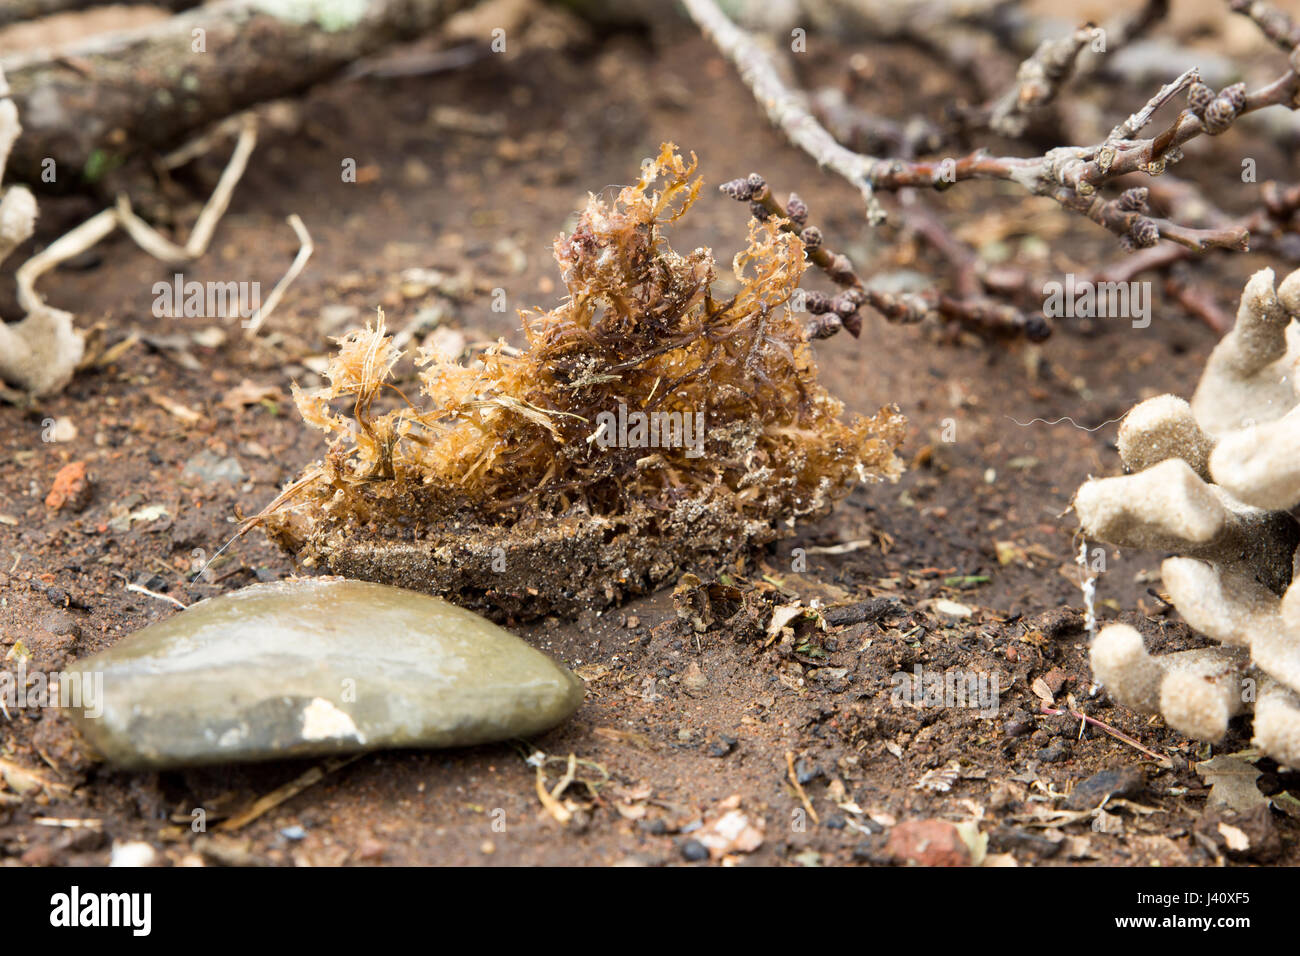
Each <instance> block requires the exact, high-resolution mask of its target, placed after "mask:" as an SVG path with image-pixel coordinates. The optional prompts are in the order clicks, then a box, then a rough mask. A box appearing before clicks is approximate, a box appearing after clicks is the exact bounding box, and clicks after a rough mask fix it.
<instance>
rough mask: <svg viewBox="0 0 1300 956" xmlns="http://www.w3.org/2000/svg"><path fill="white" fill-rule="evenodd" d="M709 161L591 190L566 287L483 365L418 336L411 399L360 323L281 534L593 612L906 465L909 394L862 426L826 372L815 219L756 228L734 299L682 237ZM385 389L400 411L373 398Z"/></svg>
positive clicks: (271, 525) (495, 595)
mask: <svg viewBox="0 0 1300 956" xmlns="http://www.w3.org/2000/svg"><path fill="white" fill-rule="evenodd" d="M694 171H695V163H694V157H692V162H691V163H690V164H689V165H687V164H686V163H685V162H684V161H683V160H682V158H681V157H680V156H679V155H677V153H676V152H675V147H673V146H672V145H671V144H665V145H664V147H663V149H662V151H661V153H660V155H659V157H658V158H657V159H656V160H654V161H652V162H647V164H646V165H645V167H644V168H643V170H642V175H641V178H640V181H639V182H638V183H637V184H636V185H634V186H630V187H627V188H624V189H623V190H622V191H621V192H620V193H619V195H618V197H617V198H616V199H615V200H613V201H612V202H604V201H602V200H601V199H600V198H598V197H595V196H593V197H591V199H590V201H589V202H588V205H587V208H586V211H585V212H584V213H583V214H582V216H581V218H580V219H579V221H578V224H577V228H576V229H575V230H574V232H573V233H572V234H571V235H561V236H560V237H559V238H558V239H557V240H556V242H555V259H556V261H557V262H558V263H559V266H560V270H561V273H562V276H563V280H564V282H565V284H566V285H567V287H568V295H567V297H566V298H565V299H564V301H563V302H562V303H561V304H560V305H559V306H558V307H557V308H555V309H553V310H551V311H549V312H525V313H521V315H522V317H523V327H524V334H525V336H526V339H527V348H526V349H524V350H523V351H520V352H516V351H514V350H512V349H509V348H508V347H506V346H505V345H504V343H498V344H497V345H496V346H494V347H491V348H488V349H487V350H486V351H485V352H483V353H481V354H479V355H478V356H477V358H476V359H474V360H473V361H471V362H470V363H469V364H461V363H459V362H453V361H447V360H446V359H445V358H443V357H441V356H440V355H439V354H437V353H436V352H435V351H430V350H423V349H421V350H419V352H418V354H417V357H416V366H417V369H418V375H419V389H420V393H421V394H420V398H419V399H418V403H417V402H412V401H408V400H407V398H406V396H404V395H401V394H400V393H399V392H398V391H397V389H396V388H395V387H394V386H391V385H388V384H387V383H386V379H387V378H388V376H389V373H390V371H391V370H392V368H393V365H394V363H395V362H396V361H397V359H398V357H399V356H398V353H397V352H395V351H394V349H393V347H392V343H391V341H390V339H388V338H387V337H386V336H385V335H384V329H383V325H382V322H381V323H380V324H379V325H378V327H376V328H373V329H372V328H367V329H365V330H360V331H353V332H351V333H349V334H348V335H346V336H344V337H343V338H342V339H341V340H340V349H339V353H338V355H337V356H336V357H335V358H334V360H333V362H332V364H331V366H330V368H329V370H328V371H327V373H326V374H327V377H328V379H329V384H328V385H327V386H326V387H324V388H320V389H317V390H314V391H310V392H308V391H298V392H296V399H297V403H298V407H299V409H300V410H301V412H302V414H303V415H304V416H305V418H306V419H307V421H309V422H310V423H311V424H313V425H315V426H317V427H319V428H320V429H322V430H323V431H325V432H326V433H327V434H328V435H329V436H330V439H331V444H330V450H329V453H328V454H327V455H326V457H325V459H324V461H323V462H320V463H318V464H317V465H316V466H314V467H313V468H311V469H309V470H308V471H307V472H306V473H305V474H304V475H303V476H302V477H301V478H300V479H299V480H298V481H297V482H296V483H295V484H294V485H292V486H290V488H289V489H287V490H286V492H285V493H284V494H283V495H282V496H281V498H280V499H279V500H278V502H277V505H276V507H275V508H273V509H272V513H271V514H270V515H269V516H268V518H267V520H266V527H267V529H268V532H269V533H270V535H271V536H272V537H273V538H274V539H275V540H276V541H277V542H279V543H280V544H281V545H282V546H284V547H285V548H287V549H289V550H291V551H293V552H295V553H297V554H299V555H300V556H301V557H302V558H303V559H304V563H307V564H312V565H317V566H320V567H323V568H325V569H328V570H329V571H331V572H334V573H339V574H345V575H348V576H351V577H358V578H364V579H367V580H372V581H380V582H387V583H393V584H398V585H402V586H405V587H412V588H418V589H421V590H426V591H431V592H437V593H442V594H447V595H449V596H450V597H452V598H453V599H454V600H457V601H459V602H460V603H462V604H465V605H468V606H472V607H483V608H488V609H496V610H499V611H504V612H507V613H510V614H514V615H520V616H530V615H535V614H540V613H547V612H550V611H557V612H559V613H563V614H576V613H579V612H580V611H581V610H583V609H585V608H591V607H599V606H602V605H606V604H609V603H612V602H614V601H617V600H620V599H621V598H622V597H623V596H625V595H626V594H629V593H636V592H641V591H644V590H647V589H650V588H652V587H654V586H655V585H657V584H658V583H659V582H661V581H664V580H665V579H667V578H669V576H670V575H673V574H675V573H677V572H680V571H682V570H684V569H686V568H689V567H692V566H695V564H696V562H701V561H703V562H708V563H709V564H716V563H717V562H719V561H723V560H731V559H734V558H735V557H736V556H738V555H739V554H742V553H743V552H744V550H745V549H746V548H748V547H749V546H751V545H756V544H762V543H765V542H768V541H771V540H773V539H775V538H776V537H778V536H780V535H782V534H783V533H787V532H788V530H789V529H790V528H791V527H792V525H793V523H794V522H795V520H796V519H800V518H804V517H808V516H813V515H818V514H821V513H824V512H825V511H826V510H827V509H828V508H829V507H830V505H831V503H832V501H833V499H834V498H835V497H836V496H837V495H838V494H839V493H841V492H842V491H843V490H844V489H845V488H846V487H847V486H848V485H849V484H850V483H852V482H853V481H855V480H869V479H878V478H891V479H892V478H894V477H896V475H897V473H898V472H899V470H900V465H899V463H898V461H897V459H896V458H895V457H894V449H895V448H896V447H897V445H898V443H899V442H900V440H901V438H902V429H903V420H902V418H901V417H900V416H899V415H898V412H897V409H895V408H893V407H889V408H885V409H882V410H881V411H880V412H879V413H878V414H877V415H875V416H874V417H872V418H856V419H854V420H853V421H848V422H846V421H843V420H842V419H841V417H840V416H841V412H842V410H843V406H842V405H841V403H840V402H839V401H838V400H836V399H835V398H833V397H832V396H831V395H830V394H828V393H827V392H826V391H825V389H823V388H822V387H821V386H820V385H818V384H817V370H816V365H815V363H814V361H813V356H812V352H811V349H810V347H809V344H808V338H807V333H806V332H805V330H804V328H803V323H802V322H801V321H800V319H799V317H798V316H796V315H794V314H792V313H791V311H790V310H789V309H788V308H787V307H786V303H787V302H788V300H789V299H790V297H791V295H792V294H793V293H794V291H795V289H796V287H797V286H798V284H799V279H800V276H801V275H802V274H803V271H804V268H805V263H804V247H803V244H802V243H801V241H800V239H799V238H798V236H797V235H793V234H791V233H789V232H783V231H782V230H781V229H780V228H779V227H778V224H777V223H776V222H753V223H751V224H750V233H749V244H748V248H747V249H746V250H745V251H744V252H742V253H740V254H739V255H738V256H736V259H735V263H734V268H735V271H736V274H737V278H738V279H739V281H740V291H739V292H738V293H737V294H736V295H734V296H732V297H729V298H726V299H718V298H715V297H714V295H713V293H712V291H711V286H712V284H713V280H714V270H715V262H714V260H713V257H712V254H711V253H710V251H709V250H707V249H696V250H695V251H694V252H691V253H690V254H688V255H680V254H678V253H676V252H674V251H673V250H672V249H671V248H670V247H669V246H668V243H667V241H666V240H665V238H664V235H663V227H664V226H665V225H667V224H668V223H672V222H674V221H676V220H677V219H679V218H680V217H681V216H682V215H683V214H685V213H686V211H687V210H688V209H689V208H690V206H691V203H692V202H693V201H694V200H695V198H696V196H697V194H698V192H699V188H700V180H698V179H697V180H695V181H693V182H692V181H691V176H692V175H693V173H694ZM656 183H660V185H659V188H658V190H657V191H656V190H653V189H652V186H654V185H655V184H656ZM381 395H383V396H384V397H385V399H386V400H387V399H388V396H390V395H391V396H392V397H393V399H394V400H396V401H397V402H399V403H400V404H399V407H396V408H395V410H392V411H388V412H385V413H383V414H380V413H378V412H377V411H376V408H375V406H376V403H377V401H378V400H379V398H380V396H381ZM338 399H344V400H346V401H347V402H348V403H349V405H350V413H351V414H350V415H345V414H340V413H339V412H337V411H335V410H334V409H333V408H332V407H331V405H330V403H331V402H333V401H336V400H338ZM643 416H644V417H643Z"/></svg>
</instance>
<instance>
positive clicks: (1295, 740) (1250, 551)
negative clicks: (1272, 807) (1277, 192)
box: [1074, 269, 1300, 766]
mask: <svg viewBox="0 0 1300 956" xmlns="http://www.w3.org/2000/svg"><path fill="white" fill-rule="evenodd" d="M1298 318H1300V271H1297V272H1294V273H1292V274H1291V275H1290V276H1288V277H1287V278H1286V279H1285V280H1283V282H1282V283H1281V285H1279V286H1278V287H1277V288H1276V290H1275V289H1274V282H1273V272H1272V270H1269V269H1265V270H1263V271H1261V272H1258V273H1256V274H1255V275H1254V276H1253V277H1252V278H1251V279H1250V281H1249V282H1248V283H1247V284H1246V288H1245V290H1244V292H1243V293H1242V298H1241V307H1240V309H1239V310H1238V313H1237V324H1236V326H1235V327H1234V329H1233V330H1232V331H1231V332H1230V333H1229V334H1228V335H1226V336H1225V337H1224V339H1223V341H1222V342H1220V343H1219V345H1218V346H1217V347H1216V348H1215V350H1214V352H1213V353H1211V355H1210V358H1209V361H1208V362H1207V363H1206V367H1205V371H1204V373H1203V374H1202V376H1201V381H1200V384H1199V385H1198V386H1197V389H1196V393H1195V395H1194V396H1193V397H1192V401H1191V403H1190V404H1189V403H1188V402H1185V401H1183V400H1182V399H1180V398H1176V397H1174V396H1172V395H1161V396H1159V397H1157V398H1153V399H1149V400H1148V401H1145V402H1142V403H1141V404H1140V405H1137V406H1135V407H1134V408H1133V409H1132V411H1130V412H1129V414H1128V415H1127V416H1126V417H1125V419H1124V421H1123V423H1122V424H1121V425H1120V429H1119V442H1118V444H1119V451H1120V457H1121V458H1122V459H1123V461H1124V464H1125V466H1126V468H1127V469H1128V470H1129V471H1130V472H1132V473H1131V474H1128V475H1124V476H1122V477H1116V478H1101V479H1092V480H1090V481H1088V482H1087V483H1085V484H1084V485H1083V487H1081V488H1080V489H1079V491H1078V493H1077V494H1076V496H1075V499H1074V507H1075V511H1076V512H1077V513H1078V515H1079V521H1080V524H1081V525H1082V527H1083V532H1084V534H1086V535H1087V536H1089V537H1092V538H1096V539H1099V540H1101V541H1106V542H1109V543H1111V544H1115V545H1119V546H1121V547H1128V548H1138V549H1142V550H1149V551H1169V552H1175V553H1176V554H1177V555H1178V556H1177V557H1171V558H1168V559H1166V560H1165V561H1164V563H1163V564H1162V565H1161V573H1162V576H1163V580H1164V586H1165V589H1166V591H1167V592H1168V594H1169V596H1170V598H1171V600H1172V601H1173V602H1174V604H1175V606H1177V608H1178V610H1179V612H1180V613H1181V614H1182V615H1183V617H1184V618H1185V619H1186V620H1187V622H1188V623H1189V624H1190V625H1191V626H1192V627H1194V628H1196V629H1197V630H1199V631H1201V632H1202V633H1203V634H1205V635H1207V636H1208V637H1210V638H1212V639H1213V640H1215V641H1217V642H1219V644H1221V645H1223V646H1222V647H1219V648H1207V649H1204V650H1197V651H1183V652H1180V653H1176V654H1166V655H1163V656H1158V657H1153V656H1151V655H1149V654H1148V653H1147V651H1146V648H1145V646H1144V645H1143V643H1142V638H1141V635H1139V634H1138V632H1137V631H1135V630H1133V628H1131V627H1128V626H1127V625H1118V624H1115V625H1111V626H1109V627H1106V628H1103V629H1102V631H1101V633H1100V634H1098V635H1097V637H1096V638H1095V639H1094V641H1093V645H1092V666H1093V671H1094V673H1095V674H1096V676H1097V678H1098V680H1100V681H1101V682H1102V683H1103V684H1105V685H1106V687H1107V688H1108V689H1109V690H1110V692H1111V693H1112V695H1113V696H1114V697H1115V699H1116V700H1117V701H1119V702H1120V703H1121V704H1123V705H1125V706H1128V707H1131V708H1133V709H1135V710H1139V711H1142V712H1145V713H1159V714H1161V715H1162V716H1163V717H1164V718H1165V720H1166V722H1167V723H1168V724H1169V726H1170V727H1172V728H1174V729H1176V730H1179V731H1181V732H1183V733H1185V734H1187V735H1188V736H1191V737H1195V738H1198V739H1201V740H1210V741H1217V740H1220V739H1222V738H1223V736H1224V734H1225V733H1226V732H1227V729H1228V721H1229V720H1231V718H1232V717H1234V716H1236V715H1237V714H1239V713H1242V712H1245V711H1247V710H1251V709H1253V710H1254V715H1255V718H1254V719H1255V723H1254V730H1255V739H1254V743H1255V745H1256V746H1257V747H1259V748H1260V749H1261V750H1262V751H1264V752H1265V753H1267V754H1268V755H1270V756H1272V757H1273V758H1275V759H1277V760H1279V761H1281V762H1283V763H1285V764H1287V765H1290V766H1300V697H1298V696H1297V694H1298V693H1300V583H1298V582H1296V581H1295V578H1296V576H1297V570H1300V550H1298V547H1300V523H1297V521H1296V519H1295V518H1294V517H1293V516H1292V514H1291V511H1292V509H1294V508H1295V507H1296V506H1297V504H1300V391H1298V390H1297V387H1296V372H1297V363H1298V362H1300V322H1297V321H1296V320H1297V319H1298Z"/></svg>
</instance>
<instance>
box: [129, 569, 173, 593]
mask: <svg viewBox="0 0 1300 956" xmlns="http://www.w3.org/2000/svg"><path fill="white" fill-rule="evenodd" d="M134 583H135V586H136V587H138V588H148V589H149V590H150V591H166V590H167V579H166V578H164V577H163V576H162V575H161V574H150V573H149V572H148V571H144V572H142V573H140V574H139V575H137V576H136V579H135V582H134Z"/></svg>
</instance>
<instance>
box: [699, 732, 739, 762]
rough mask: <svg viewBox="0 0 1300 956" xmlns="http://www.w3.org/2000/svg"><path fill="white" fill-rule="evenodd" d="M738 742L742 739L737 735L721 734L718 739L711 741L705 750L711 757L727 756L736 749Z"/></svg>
mask: <svg viewBox="0 0 1300 956" xmlns="http://www.w3.org/2000/svg"><path fill="white" fill-rule="evenodd" d="M738 743H740V741H739V740H737V739H736V738H735V737H728V736H726V735H719V736H718V739H717V740H715V741H713V742H712V743H710V744H709V746H708V747H707V748H706V749H705V751H704V752H705V753H706V754H707V755H708V756H710V757H725V756H727V755H728V754H729V753H731V752H732V751H733V750H735V749H736V745H737V744H738Z"/></svg>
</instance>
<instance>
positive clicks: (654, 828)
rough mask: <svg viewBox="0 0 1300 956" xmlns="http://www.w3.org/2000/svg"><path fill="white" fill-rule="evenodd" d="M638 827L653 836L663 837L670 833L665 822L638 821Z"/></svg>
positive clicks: (656, 820) (657, 820) (655, 820)
mask: <svg viewBox="0 0 1300 956" xmlns="http://www.w3.org/2000/svg"><path fill="white" fill-rule="evenodd" d="M637 826H638V827H640V828H641V829H642V830H643V831H644V832H646V833H649V834H650V835H651V836H663V835H664V834H665V833H667V832H668V824H667V823H665V822H664V821H663V820H659V819H654V820H638V821H637Z"/></svg>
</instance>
